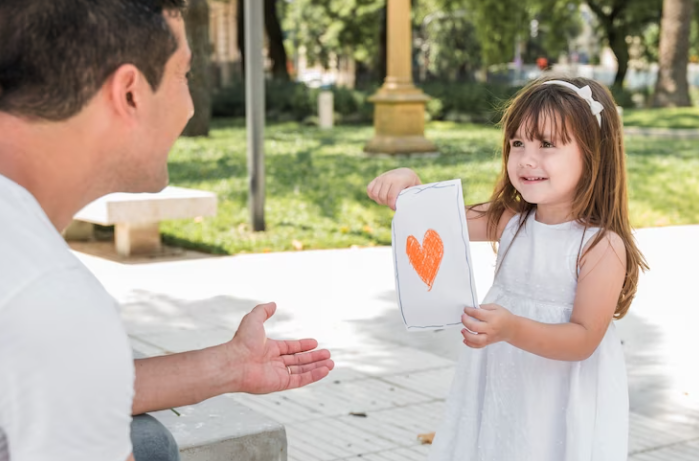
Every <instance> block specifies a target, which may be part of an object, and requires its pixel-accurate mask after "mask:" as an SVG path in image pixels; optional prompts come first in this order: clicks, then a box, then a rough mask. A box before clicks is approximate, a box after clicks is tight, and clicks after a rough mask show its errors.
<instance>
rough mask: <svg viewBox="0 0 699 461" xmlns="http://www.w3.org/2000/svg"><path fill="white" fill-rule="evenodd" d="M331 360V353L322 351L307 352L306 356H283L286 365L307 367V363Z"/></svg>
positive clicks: (325, 350)
mask: <svg viewBox="0 0 699 461" xmlns="http://www.w3.org/2000/svg"><path fill="white" fill-rule="evenodd" d="M329 358H330V351H329V350H327V349H322V350H319V351H311V352H306V353H304V354H294V355H283V356H282V361H284V365H305V364H307V363H314V362H320V361H322V360H327V359H329Z"/></svg>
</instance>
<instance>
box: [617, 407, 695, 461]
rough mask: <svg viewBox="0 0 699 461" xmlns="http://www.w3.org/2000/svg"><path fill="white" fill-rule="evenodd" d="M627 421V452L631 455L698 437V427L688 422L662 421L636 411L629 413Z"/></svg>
mask: <svg viewBox="0 0 699 461" xmlns="http://www.w3.org/2000/svg"><path fill="white" fill-rule="evenodd" d="M629 423H630V424H629V425H630V430H629V432H630V435H629V454H630V455H632V456H633V455H636V454H639V453H642V452H645V451H648V450H652V449H656V448H658V447H669V446H672V445H676V444H681V443H683V442H689V441H692V440H695V439H699V428H697V427H696V426H691V425H688V424H682V423H672V422H667V421H662V420H659V419H655V418H649V417H647V416H642V415H639V414H638V413H631V417H630V420H629ZM696 459H699V458H695V460H696Z"/></svg>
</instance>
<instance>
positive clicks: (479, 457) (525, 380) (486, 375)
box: [429, 213, 629, 461]
mask: <svg viewBox="0 0 699 461" xmlns="http://www.w3.org/2000/svg"><path fill="white" fill-rule="evenodd" d="M534 215H535V213H532V214H531V215H530V217H529V218H528V219H527V222H526V224H525V226H524V228H523V229H522V230H521V231H520V233H519V235H517V238H516V239H514V242H513V237H514V234H515V232H516V230H517V226H518V224H519V216H515V217H514V218H513V219H512V220H511V221H510V222H509V223H508V225H507V227H506V229H505V231H504V232H503V235H502V238H501V239H500V248H499V251H498V259H497V264H498V267H499V271H498V272H497V275H496V277H495V281H494V284H493V287H492V288H491V289H490V291H489V292H488V294H487V296H486V297H485V299H484V302H483V303H484V304H487V303H495V304H499V305H501V306H503V307H505V308H507V309H509V310H510V311H511V312H512V313H514V314H516V315H519V316H522V317H527V318H530V319H533V320H537V321H539V322H544V323H565V322H568V321H569V320H570V315H571V312H572V309H573V301H574V299H575V290H576V286H577V280H576V278H577V258H578V252H579V249H580V244H581V241H582V243H583V245H585V244H586V243H587V242H588V241H589V239H590V238H592V237H593V236H594V235H595V234H596V233H597V232H598V231H599V229H587V230H586V231H585V230H584V227H583V226H581V225H579V224H577V223H574V222H571V223H564V224H557V225H546V224H542V223H539V222H538V221H536V219H535V218H534ZM583 234H584V235H583ZM508 248H509V251H508ZM505 253H507V255H506V257H505V258H504V260H503V255H505ZM462 347H463V349H462V351H461V356H460V358H459V362H458V364H457V368H456V375H455V378H454V382H453V384H452V389H451V391H450V395H449V397H448V399H447V410H446V417H445V420H444V422H443V423H442V425H441V427H440V428H439V429H438V431H437V435H436V437H435V440H434V444H433V446H432V448H431V450H430V457H429V459H430V460H431V461H626V459H627V450H628V448H627V445H628V413H629V398H628V386H627V379H626V367H625V364H624V355H623V351H622V346H621V342H620V340H619V338H618V337H617V335H616V330H615V327H614V324H610V325H609V329H608V330H607V333H606V334H605V336H604V338H603V339H602V342H601V343H600V345H599V347H598V348H597V350H596V351H595V352H594V353H593V354H592V356H590V357H589V358H588V359H587V360H584V361H580V362H565V361H557V360H550V359H546V358H543V357H540V356H537V355H534V354H531V353H529V352H525V351H523V350H521V349H518V348H515V347H513V346H511V345H509V344H507V343H503V342H501V343H496V344H492V345H490V346H487V347H485V348H483V349H471V348H469V347H467V346H462Z"/></svg>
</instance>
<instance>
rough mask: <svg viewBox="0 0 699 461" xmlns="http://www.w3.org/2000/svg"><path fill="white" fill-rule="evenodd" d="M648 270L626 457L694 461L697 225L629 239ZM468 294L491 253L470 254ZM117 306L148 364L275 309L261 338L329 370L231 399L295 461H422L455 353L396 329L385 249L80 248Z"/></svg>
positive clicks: (631, 349)
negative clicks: (307, 353)
mask: <svg viewBox="0 0 699 461" xmlns="http://www.w3.org/2000/svg"><path fill="white" fill-rule="evenodd" d="M638 238H639V242H640V244H641V247H642V249H643V250H644V252H645V253H646V256H647V257H648V260H649V262H650V264H651V266H652V269H653V270H652V271H651V272H650V273H648V274H647V275H645V276H644V277H643V278H642V280H641V284H640V289H639V293H638V297H637V300H636V301H635V303H634V305H633V306H632V309H631V313H630V314H629V315H628V316H627V317H626V318H625V319H624V320H622V321H621V322H619V323H618V328H619V333H620V335H621V337H622V338H623V340H624V346H625V350H626V355H627V361H628V374H629V385H630V391H631V412H632V413H631V443H630V450H631V455H630V460H633V461H660V460H668V461H675V460H677V461H681V460H697V459H699V367H698V366H697V364H698V363H699V361H698V360H697V351H699V334H697V325H699V309H698V307H699V306H698V304H699V303H698V302H697V297H696V295H695V293H696V288H695V287H696V285H695V284H696V283H697V282H696V277H695V274H696V270H695V269H694V267H693V263H694V262H696V261H699V244H697V242H698V241H699V226H690V227H675V228H662V229H648V230H643V231H640V232H639V234H638ZM472 252H473V258H474V260H475V265H476V278H477V282H478V286H477V289H478V293H479V294H480V296H481V298H482V297H483V295H484V294H485V293H486V291H487V289H488V286H489V284H490V280H491V278H492V273H493V270H492V266H493V262H494V257H493V254H492V251H491V250H490V247H489V245H487V244H475V245H473V248H472ZM78 254H79V255H80V257H81V259H83V260H84V262H85V263H86V264H87V265H88V266H89V267H90V268H91V269H92V270H93V272H94V273H95V274H96V275H97V277H98V278H99V279H100V280H101V281H102V282H103V283H104V285H105V286H106V287H107V289H108V290H109V291H110V292H111V293H112V294H113V295H114V296H115V297H116V298H117V299H118V300H119V301H120V302H121V303H122V304H123V312H122V317H123V320H124V322H125V324H126V327H127V329H128V332H129V334H130V336H131V338H132V342H133V346H134V348H135V349H136V350H137V351H139V352H141V353H143V354H146V355H156V354H164V353H168V352H178V351H185V350H189V349H193V348H201V347H205V346H209V345H213V344H217V343H220V342H223V341H227V340H229V339H230V338H231V336H232V334H233V332H234V331H235V329H236V326H237V324H238V322H239V321H240V319H241V318H242V316H243V315H244V314H245V312H247V311H248V310H249V309H251V308H252V307H253V306H254V305H256V304H258V303H260V302H265V301H270V300H274V301H277V303H278V305H279V309H278V312H277V315H276V316H275V318H273V319H272V320H270V322H269V324H268V328H267V329H268V333H269V334H270V335H271V336H273V337H301V336H313V337H316V338H317V339H318V340H319V341H320V343H321V346H322V347H327V348H330V349H331V350H332V351H333V355H334V358H335V360H336V362H337V368H336V370H335V371H334V372H333V373H332V374H331V375H330V377H329V378H327V379H326V380H324V381H323V382H321V383H317V384H315V385H313V386H309V387H307V388H304V389H299V390H295V391H290V392H286V393H281V394H273V395H267V396H250V395H231V396H230V398H233V399H235V400H237V401H238V402H241V403H243V404H244V405H246V406H249V407H250V408H252V409H254V410H256V411H257V412H260V413H263V414H265V415H268V416H269V417H271V418H273V419H275V420H277V421H279V422H282V423H283V424H285V426H286V429H287V435H288V441H289V459H291V460H295V461H320V460H323V461H331V460H356V461H359V460H360V459H361V460H362V461H390V460H415V461H418V460H424V459H426V454H427V452H428V450H429V446H427V445H421V444H420V443H419V442H418V440H417V435H418V434H421V433H426V432H432V431H434V430H435V428H436V427H437V425H438V421H439V419H440V417H441V414H442V411H443V408H444V398H445V395H446V393H447V390H448V387H449V383H450V380H451V377H452V374H453V367H454V360H455V358H456V355H457V352H458V350H459V348H460V347H463V346H462V345H461V343H460V342H459V339H458V338H459V333H458V330H457V329H453V330H444V331H440V332H418V333H407V332H406V331H405V328H404V327H403V325H402V323H401V320H400V316H399V314H398V311H397V307H396V303H395V291H394V284H393V270H392V264H391V250H390V248H371V249H356V250H333V251H312V252H299V253H278V254H260V255H243V256H234V257H201V256H199V257H197V255H196V254H191V253H188V254H186V255H184V257H181V258H180V259H179V260H176V261H170V262H153V261H146V262H148V263H140V262H138V261H136V262H134V263H130V264H119V263H116V262H113V261H109V260H106V259H103V258H97V257H93V256H88V255H85V254H82V253H78Z"/></svg>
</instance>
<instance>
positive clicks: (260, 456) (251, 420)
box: [151, 395, 287, 461]
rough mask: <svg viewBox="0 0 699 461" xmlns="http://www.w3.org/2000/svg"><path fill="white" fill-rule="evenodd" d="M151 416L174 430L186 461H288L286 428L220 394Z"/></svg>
mask: <svg viewBox="0 0 699 461" xmlns="http://www.w3.org/2000/svg"><path fill="white" fill-rule="evenodd" d="M177 412H178V413H180V415H181V416H177V415H176V414H175V413H173V412H172V411H170V410H166V411H157V412H154V413H151V415H152V416H154V417H155V418H157V419H158V420H159V421H160V422H161V423H163V424H164V425H165V427H167V428H168V430H170V432H171V433H172V435H173V436H174V437H175V440H176V441H177V445H178V446H179V448H180V457H181V459H182V461H287V441H286V430H285V429H284V426H283V425H282V424H280V423H278V422H276V421H273V420H271V419H269V418H268V417H266V416H263V415H261V414H259V413H256V412H255V411H253V410H251V409H250V408H248V407H246V406H244V405H242V404H240V403H238V402H236V401H235V400H234V399H233V398H231V397H229V396H227V395H220V396H218V397H214V398H212V399H209V400H206V401H204V402H202V403H199V404H197V405H190V406H186V407H178V408H177Z"/></svg>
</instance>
